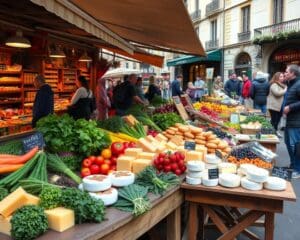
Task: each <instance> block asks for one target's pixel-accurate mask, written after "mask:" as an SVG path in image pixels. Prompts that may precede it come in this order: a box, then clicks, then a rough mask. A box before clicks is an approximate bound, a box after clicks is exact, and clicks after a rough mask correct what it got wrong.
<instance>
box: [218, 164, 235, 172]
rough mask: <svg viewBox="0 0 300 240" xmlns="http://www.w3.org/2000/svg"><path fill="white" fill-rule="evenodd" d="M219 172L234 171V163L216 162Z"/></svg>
mask: <svg viewBox="0 0 300 240" xmlns="http://www.w3.org/2000/svg"><path fill="white" fill-rule="evenodd" d="M218 168H219V172H220V173H236V170H237V166H236V164H234V163H229V162H222V163H219V164H218Z"/></svg>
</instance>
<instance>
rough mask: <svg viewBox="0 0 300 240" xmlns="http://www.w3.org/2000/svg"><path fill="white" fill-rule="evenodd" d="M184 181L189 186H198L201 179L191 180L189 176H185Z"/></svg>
mask: <svg viewBox="0 0 300 240" xmlns="http://www.w3.org/2000/svg"><path fill="white" fill-rule="evenodd" d="M185 181H186V183H187V184H190V185H199V184H201V178H191V177H189V176H186V177H185Z"/></svg>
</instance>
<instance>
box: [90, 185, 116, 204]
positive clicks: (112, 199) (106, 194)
mask: <svg viewBox="0 0 300 240" xmlns="http://www.w3.org/2000/svg"><path fill="white" fill-rule="evenodd" d="M90 195H91V196H92V197H93V198H95V199H101V200H102V201H103V202H104V205H105V206H108V205H112V204H114V203H116V202H117V201H118V191H117V189H115V188H109V189H107V190H106V191H103V192H96V193H90Z"/></svg>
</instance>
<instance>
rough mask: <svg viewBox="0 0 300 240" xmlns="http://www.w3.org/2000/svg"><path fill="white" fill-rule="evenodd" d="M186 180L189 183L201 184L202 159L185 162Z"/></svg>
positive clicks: (203, 167)
mask: <svg viewBox="0 0 300 240" xmlns="http://www.w3.org/2000/svg"><path fill="white" fill-rule="evenodd" d="M186 166H187V170H188V171H187V176H186V182H187V183H188V184H191V185H198V184H201V177H202V171H203V170H204V169H205V164H204V162H202V161H188V162H187V165H186Z"/></svg>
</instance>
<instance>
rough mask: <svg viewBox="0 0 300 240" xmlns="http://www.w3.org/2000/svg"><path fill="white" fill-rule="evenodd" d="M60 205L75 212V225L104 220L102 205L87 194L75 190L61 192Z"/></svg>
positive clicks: (100, 201) (68, 189)
mask: <svg viewBox="0 0 300 240" xmlns="http://www.w3.org/2000/svg"><path fill="white" fill-rule="evenodd" d="M61 204H62V206H64V207H66V208H70V209H73V210H74V212H75V221H76V223H79V224H80V223H85V222H101V221H103V219H104V214H105V208H104V203H103V201H102V200H100V199H98V200H97V199H94V198H92V197H91V196H90V195H89V194H88V193H87V192H83V191H80V190H78V189H75V188H66V189H63V191H62V197H61Z"/></svg>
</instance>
